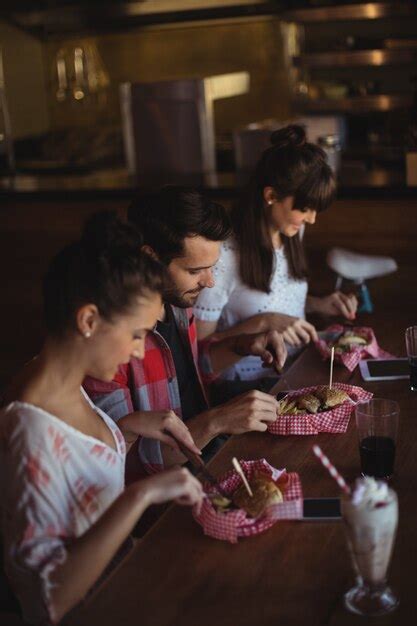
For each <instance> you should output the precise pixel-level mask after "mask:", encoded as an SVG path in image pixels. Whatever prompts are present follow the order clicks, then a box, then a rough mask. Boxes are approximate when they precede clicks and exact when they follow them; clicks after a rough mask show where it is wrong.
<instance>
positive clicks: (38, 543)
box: [0, 214, 202, 625]
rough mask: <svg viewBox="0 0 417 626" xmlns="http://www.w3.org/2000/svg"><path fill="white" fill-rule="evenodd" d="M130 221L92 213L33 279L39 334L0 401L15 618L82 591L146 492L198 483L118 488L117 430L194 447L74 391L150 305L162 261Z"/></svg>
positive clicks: (107, 368) (161, 479)
mask: <svg viewBox="0 0 417 626" xmlns="http://www.w3.org/2000/svg"><path fill="white" fill-rule="evenodd" d="M140 246H141V240H140V238H139V237H138V236H136V235H135V234H134V232H133V227H132V226H127V225H125V224H123V223H121V222H120V221H119V220H118V219H117V218H116V217H114V216H113V215H112V214H98V215H96V216H94V217H93V218H92V219H91V220H90V221H89V223H88V224H87V225H86V227H85V230H84V233H83V236H82V238H81V240H80V241H77V242H76V243H73V244H71V245H69V246H67V247H66V248H65V249H64V250H62V251H61V252H60V253H59V254H58V255H57V256H56V257H55V258H54V259H53V261H52V262H51V264H50V266H49V269H48V272H47V274H46V277H45V279H44V308H45V321H46V329H47V337H46V340H45V344H44V346H43V348H42V349H41V351H40V353H39V355H38V356H37V357H36V358H35V359H33V360H32V361H31V362H30V363H28V364H27V365H26V366H25V368H24V369H23V371H22V372H21V373H20V375H19V376H18V377H17V378H16V380H15V381H14V382H13V384H12V385H11V387H10V389H9V391H8V392H7V398H6V401H7V404H6V406H4V408H3V409H2V411H1V412H0V509H1V514H2V516H1V520H2V527H1V528H2V532H1V534H2V539H3V542H4V558H5V570H6V573H7V576H8V578H9V581H10V583H11V586H12V589H13V590H14V592H15V594H16V596H17V597H18V599H19V602H20V604H21V607H22V610H23V614H24V618H25V620H26V622H28V623H31V624H38V625H39V624H49V623H57V622H59V621H60V620H61V618H62V617H63V616H64V615H65V613H67V612H68V610H69V609H71V608H72V607H73V606H75V605H76V604H77V603H78V602H79V601H80V600H82V598H83V597H84V596H85V595H86V593H87V592H88V590H89V589H91V587H92V586H93V585H94V584H95V583H96V581H97V580H98V578H99V577H100V576H101V575H102V574H103V571H104V570H105V568H106V567H107V566H108V565H109V563H110V561H111V560H112V559H113V558H114V557H115V556H117V554H119V555H120V549H121V547H122V544H124V542H125V540H126V539H127V538H128V536H129V533H130V532H131V530H132V529H133V527H134V526H135V524H136V523H137V521H138V518H139V517H140V516H141V515H142V513H143V512H144V511H145V509H146V508H147V507H148V506H149V505H151V504H157V503H162V502H166V501H168V500H175V501H176V502H178V503H180V504H187V505H192V504H195V503H197V504H199V503H200V502H201V499H202V488H201V485H200V483H199V482H198V480H196V479H195V478H194V477H193V476H192V475H191V474H190V473H189V472H188V470H186V469H183V468H181V469H176V468H175V469H172V470H170V471H167V472H162V473H160V474H158V475H155V476H152V477H150V478H146V479H144V480H141V481H137V482H135V483H133V484H131V485H130V486H129V487H127V488H126V489H125V488H124V470H125V456H126V443H125V438H124V436H123V431H125V432H127V433H131V432H132V431H133V433H134V435H135V438H136V437H137V435H138V434H144V435H146V436H149V437H153V438H156V439H160V440H163V441H165V442H166V443H168V444H170V445H172V446H173V447H175V446H176V444H175V442H174V440H173V439H172V438H171V437H170V436H169V432H171V433H172V434H173V435H174V436H175V437H176V439H180V440H181V441H182V442H183V443H184V444H185V445H186V446H187V447H188V448H190V449H191V450H192V451H193V452H196V453H199V450H198V449H197V448H196V446H195V444H194V442H193V440H192V438H191V435H190V433H189V432H188V429H187V427H186V425H185V424H184V423H183V422H182V421H181V420H180V419H179V418H177V417H176V416H175V415H174V414H167V415H165V416H161V418H160V419H159V420H158V419H155V416H153V417H152V420H149V419H148V421H147V420H146V414H143V415H142V417H141V420H140V421H139V422H137V421H136V422H135V421H134V420H133V421H132V420H131V421H130V422H129V423H127V424H124V421H123V420H120V421H119V423H118V424H117V425H116V424H115V423H114V422H113V420H112V419H110V418H109V417H108V416H107V415H106V414H105V413H103V412H102V411H101V410H100V409H98V408H97V407H95V406H94V405H93V404H92V402H91V401H90V400H89V399H88V397H87V395H86V394H85V392H84V391H83V389H82V387H81V384H82V381H83V380H84V378H85V376H87V375H89V376H94V377H96V378H98V379H101V380H104V381H111V380H112V379H113V377H114V375H115V373H116V371H117V368H118V366H119V365H120V364H122V363H126V362H127V361H129V359H130V357H131V356H132V355H135V356H136V357H139V358H142V357H143V353H144V340H145V336H146V333H147V331H148V330H149V329H151V328H153V326H154V325H155V323H156V320H157V317H158V315H159V313H160V310H161V305H162V301H161V291H162V288H163V284H164V273H163V270H162V267H161V266H160V265H159V263H157V262H156V261H154V260H153V259H152V258H150V257H149V256H148V255H144V254H142V253H141V252H140Z"/></svg>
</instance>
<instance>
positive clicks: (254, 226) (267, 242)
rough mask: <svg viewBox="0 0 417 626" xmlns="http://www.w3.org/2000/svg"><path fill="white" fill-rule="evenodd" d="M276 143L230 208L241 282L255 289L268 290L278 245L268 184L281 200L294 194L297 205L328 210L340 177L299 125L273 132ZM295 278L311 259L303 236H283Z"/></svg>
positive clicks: (272, 139)
mask: <svg viewBox="0 0 417 626" xmlns="http://www.w3.org/2000/svg"><path fill="white" fill-rule="evenodd" d="M271 143H272V146H270V147H269V148H267V149H266V150H265V151H264V152H263V154H262V156H261V158H260V160H259V161H258V163H257V165H256V168H255V172H254V174H253V176H252V179H251V181H250V183H249V186H248V188H247V190H246V192H245V194H244V196H243V202H242V203H241V204H239V205H236V206H235V207H234V209H233V211H232V223H233V228H234V233H235V237H236V240H237V243H238V246H239V251H240V259H239V263H240V275H241V278H242V281H243V282H244V283H245V284H246V285H248V286H249V287H251V288H253V289H257V290H260V291H264V292H266V293H269V292H270V283H271V277H272V273H273V270H274V258H275V257H274V250H273V246H272V242H271V237H270V234H269V230H268V207H267V206H266V204H265V200H264V189H265V187H272V188H273V189H274V192H275V195H276V197H277V199H278V200H283V199H284V198H287V197H288V196H293V198H294V205H293V209H299V210H301V211H303V210H306V209H307V208H309V209H314V210H315V211H318V212H320V211H324V209H326V208H327V207H328V206H329V204H330V203H331V201H332V200H333V197H334V195H335V191H336V182H335V178H334V175H333V172H332V170H331V169H330V167H329V165H328V164H327V162H326V154H325V153H324V151H323V150H322V149H321V148H320V147H319V146H317V145H315V144H312V143H309V142H307V141H306V135H305V131H304V129H303V128H302V127H301V126H297V125H290V126H286V127H285V128H281V129H280V130H276V131H275V132H274V133H272V135H271ZM281 238H282V241H283V244H284V252H285V255H286V257H287V259H288V265H289V271H290V275H291V276H292V277H293V278H305V277H306V276H307V262H306V258H305V253H304V248H303V245H302V241H301V239H300V237H299V235H298V234H297V235H295V236H294V237H286V236H285V235H281Z"/></svg>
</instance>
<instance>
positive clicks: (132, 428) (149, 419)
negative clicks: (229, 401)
mask: <svg viewBox="0 0 417 626" xmlns="http://www.w3.org/2000/svg"><path fill="white" fill-rule="evenodd" d="M117 425H118V426H119V428H120V429H121V431H122V433H123V435H124V437H125V439H126V441H127V442H128V443H133V441H135V440H136V439H137V438H138V437H139V436H142V437H149V439H158V440H159V441H163V442H164V443H166V444H167V445H168V446H169V447H170V448H172V449H173V450H177V451H178V452H179V451H180V449H179V447H178V445H177V443H176V441H175V439H178V440H179V441H180V442H181V443H182V444H184V446H186V447H187V448H188V449H189V450H190V451H191V452H193V453H194V454H201V450H199V448H197V446H196V444H195V443H194V440H193V438H192V436H191V433H190V431H189V430H188V427H187V425H186V424H184V422H183V421H182V419H180V418H179V417H178V415H176V414H175V413H174V411H136V412H135V413H130V415H126V416H125V417H122V418H121V419H120V420H119V421H118V422H117ZM169 433H171V434H172V435H173V437H175V439H174V438H173V437H170V436H169Z"/></svg>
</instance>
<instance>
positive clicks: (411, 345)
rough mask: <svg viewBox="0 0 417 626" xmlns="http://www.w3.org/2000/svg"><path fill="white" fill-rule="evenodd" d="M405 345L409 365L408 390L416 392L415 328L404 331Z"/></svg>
mask: <svg viewBox="0 0 417 626" xmlns="http://www.w3.org/2000/svg"><path fill="white" fill-rule="evenodd" d="M405 345H406V348H407V356H408V363H409V365H410V389H411V391H417V326H410V327H409V328H407V330H406V331H405Z"/></svg>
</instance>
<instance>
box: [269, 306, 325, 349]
mask: <svg viewBox="0 0 417 626" xmlns="http://www.w3.org/2000/svg"><path fill="white" fill-rule="evenodd" d="M261 315H262V316H263V329H264V330H266V331H271V330H276V331H278V332H279V333H281V335H282V338H283V340H284V341H285V343H287V344H288V345H290V346H295V347H298V346H302V345H304V344H306V343H310V341H317V339H318V337H317V331H316V329H315V328H314V326H313V324H310V322H307V320H304V319H302V318H301V317H294V316H293V315H286V314H285V313H263V314H261Z"/></svg>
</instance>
